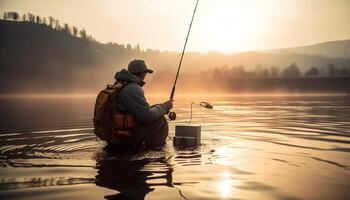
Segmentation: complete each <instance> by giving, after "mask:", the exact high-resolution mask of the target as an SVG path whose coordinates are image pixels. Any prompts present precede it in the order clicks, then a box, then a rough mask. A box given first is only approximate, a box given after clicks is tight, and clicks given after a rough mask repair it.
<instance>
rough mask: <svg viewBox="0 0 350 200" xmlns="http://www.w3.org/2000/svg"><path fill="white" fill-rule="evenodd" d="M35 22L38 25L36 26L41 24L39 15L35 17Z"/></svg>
mask: <svg viewBox="0 0 350 200" xmlns="http://www.w3.org/2000/svg"><path fill="white" fill-rule="evenodd" d="M35 19H36V20H35V21H36V23H38V24H40V23H41V18H40V16H39V15H37V16H36V18H35Z"/></svg>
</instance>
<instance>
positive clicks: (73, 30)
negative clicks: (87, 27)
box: [72, 26, 78, 37]
mask: <svg viewBox="0 0 350 200" xmlns="http://www.w3.org/2000/svg"><path fill="white" fill-rule="evenodd" d="M72 33H73V35H74V37H77V35H78V28H77V27H75V26H73V27H72Z"/></svg>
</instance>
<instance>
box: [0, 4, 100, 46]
mask: <svg viewBox="0 0 350 200" xmlns="http://www.w3.org/2000/svg"><path fill="white" fill-rule="evenodd" d="M2 18H3V19H4V20H13V21H22V22H30V23H36V24H42V25H45V26H48V27H50V28H51V29H53V30H57V31H62V32H66V33H67V34H69V35H72V36H74V37H81V38H83V39H87V40H91V41H94V40H95V39H94V38H93V37H92V36H91V35H88V34H87V33H86V30H85V29H84V28H83V29H81V30H79V29H78V28H77V27H76V26H71V25H69V24H67V23H63V24H60V21H59V20H58V19H55V18H53V17H51V16H50V17H48V18H46V17H41V16H39V15H34V14H32V13H25V14H23V15H22V16H21V15H20V14H18V13H17V12H14V11H12V12H6V11H5V12H4V13H3V15H2Z"/></svg>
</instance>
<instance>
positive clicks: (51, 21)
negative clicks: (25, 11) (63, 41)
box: [49, 16, 55, 28]
mask: <svg viewBox="0 0 350 200" xmlns="http://www.w3.org/2000/svg"><path fill="white" fill-rule="evenodd" d="M54 22H55V18H53V17H51V16H50V17H49V27H51V28H53V23H54Z"/></svg>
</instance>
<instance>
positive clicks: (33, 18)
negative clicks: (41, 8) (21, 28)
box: [28, 13, 35, 22]
mask: <svg viewBox="0 0 350 200" xmlns="http://www.w3.org/2000/svg"><path fill="white" fill-rule="evenodd" d="M28 19H29V21H30V22H35V16H34V15H33V14H32V13H28Z"/></svg>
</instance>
